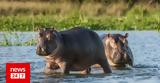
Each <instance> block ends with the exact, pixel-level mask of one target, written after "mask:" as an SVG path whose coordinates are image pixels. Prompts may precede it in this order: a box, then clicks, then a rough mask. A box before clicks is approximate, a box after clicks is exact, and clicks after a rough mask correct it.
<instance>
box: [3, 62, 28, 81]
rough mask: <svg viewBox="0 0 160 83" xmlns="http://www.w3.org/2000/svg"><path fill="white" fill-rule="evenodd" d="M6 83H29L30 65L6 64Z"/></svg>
mask: <svg viewBox="0 0 160 83" xmlns="http://www.w3.org/2000/svg"><path fill="white" fill-rule="evenodd" d="M6 83H30V64H29V63H7V64H6Z"/></svg>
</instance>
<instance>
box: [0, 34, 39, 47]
mask: <svg viewBox="0 0 160 83" xmlns="http://www.w3.org/2000/svg"><path fill="white" fill-rule="evenodd" d="M2 35H3V36H1V37H3V40H2V41H0V46H32V45H36V39H30V40H27V41H23V42H22V39H21V38H20V36H21V37H23V35H22V34H18V33H16V32H5V33H2Z"/></svg>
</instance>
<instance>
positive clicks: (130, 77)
mask: <svg viewBox="0 0 160 83" xmlns="http://www.w3.org/2000/svg"><path fill="white" fill-rule="evenodd" d="M98 33H99V34H100V35H101V34H102V33H104V32H102V31H98ZM110 33H117V32H110ZM119 33H122V34H124V33H125V32H119ZM128 33H129V38H128V40H129V45H130V47H131V49H132V51H133V54H134V67H133V68H125V69H121V70H113V73H112V74H107V75H105V74H103V73H102V70H101V69H100V68H99V69H98V68H94V69H92V74H90V75H79V74H74V73H73V74H71V75H67V76H64V75H61V74H55V75H45V74H44V73H43V68H44V65H45V63H44V60H43V58H42V57H39V56H37V55H36V54H35V46H0V83H5V63H7V62H29V63H31V83H89V82H92V83H135V82H136V83H160V33H158V32H155V31H128ZM21 34H22V33H21ZM25 34H26V35H27V33H25ZM33 35H35V33H28V35H27V36H23V37H20V38H22V40H23V41H25V40H27V39H29V38H33V37H34V36H33ZM0 40H3V38H2V37H0ZM13 40H14V39H13Z"/></svg>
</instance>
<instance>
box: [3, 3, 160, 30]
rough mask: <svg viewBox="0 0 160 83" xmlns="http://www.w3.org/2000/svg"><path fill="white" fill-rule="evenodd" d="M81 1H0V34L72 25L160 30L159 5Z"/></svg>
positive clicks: (107, 28)
mask: <svg viewBox="0 0 160 83" xmlns="http://www.w3.org/2000/svg"><path fill="white" fill-rule="evenodd" d="M42 1H43V0H42ZM82 1H84V2H83V3H78V2H76V3H75V2H70V0H68V1H67V0H66V1H60V2H55V1H54V0H51V1H50V2H47V1H44V2H41V0H35V1H21V0H13V1H7V0H2V1H0V31H35V30H36V28H38V27H40V26H43V27H56V28H57V29H59V30H65V29H69V28H71V27H74V26H85V27H87V28H89V29H92V30H160V4H159V3H158V2H156V3H153V4H150V3H149V1H145V2H136V3H135V4H134V5H132V6H131V7H130V3H131V2H132V0H129V1H130V3H129V2H124V1H125V0H118V2H114V1H115V0H114V1H113V2H112V1H110V3H109V0H106V1H108V2H107V3H102V2H103V1H104V0H100V2H94V1H91V0H89V1H88V2H87V1H85V0H82ZM101 1H102V2H101ZM111 2H112V3H111Z"/></svg>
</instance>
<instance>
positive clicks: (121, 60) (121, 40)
mask: <svg viewBox="0 0 160 83" xmlns="http://www.w3.org/2000/svg"><path fill="white" fill-rule="evenodd" d="M127 37H128V33H126V34H125V35H121V34H104V35H102V36H101V39H102V41H103V44H104V48H105V53H106V56H107V59H108V62H109V65H110V66H112V67H125V66H126V64H129V65H130V66H133V54H132V51H131V49H130V47H129V46H128V40H127Z"/></svg>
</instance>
